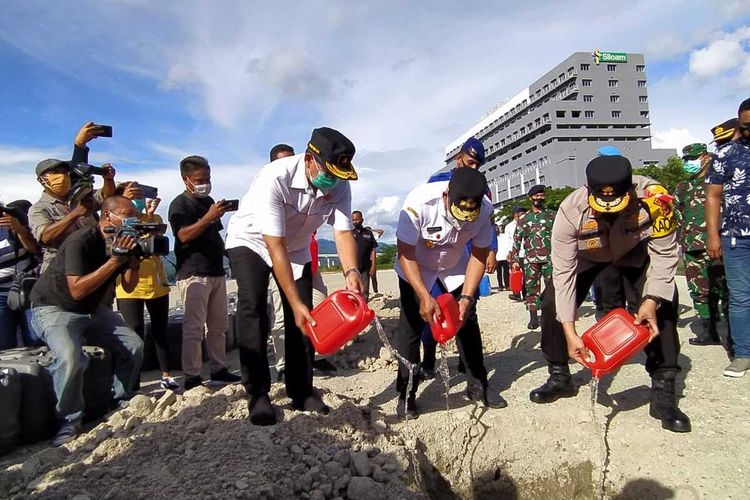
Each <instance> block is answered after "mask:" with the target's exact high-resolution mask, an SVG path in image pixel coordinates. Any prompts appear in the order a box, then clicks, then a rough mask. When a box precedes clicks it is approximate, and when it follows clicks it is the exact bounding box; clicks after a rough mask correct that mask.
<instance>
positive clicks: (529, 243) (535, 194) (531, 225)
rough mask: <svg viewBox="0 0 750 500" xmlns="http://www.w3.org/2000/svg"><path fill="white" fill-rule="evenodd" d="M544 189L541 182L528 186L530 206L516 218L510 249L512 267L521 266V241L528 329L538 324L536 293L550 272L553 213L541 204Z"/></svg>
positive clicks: (538, 303) (538, 292)
mask: <svg viewBox="0 0 750 500" xmlns="http://www.w3.org/2000/svg"><path fill="white" fill-rule="evenodd" d="M544 189H545V187H544V185H543V184H536V185H534V186H531V188H530V189H529V193H528V196H529V199H531V210H530V211H528V212H526V214H524V215H523V216H522V217H521V218H520V219H519V220H518V225H517V226H516V231H515V232H514V233H513V250H512V251H511V262H513V268H514V269H520V267H521V264H520V263H519V261H518V259H519V257H518V255H520V252H521V244H523V249H524V251H525V252H526V258H525V260H524V265H523V278H524V282H523V287H524V290H525V291H526V308H527V309H528V310H529V324H528V325H526V328H528V329H529V330H535V329H537V328H539V315H538V312H537V311H539V307H540V306H541V303H542V301H541V299H540V297H539V294H540V293H541V291H542V280H544V282H545V283H546V282H547V281H548V280H549V277H550V276H551V275H552V264H551V262H550V248H551V247H550V238H551V237H552V222H553V221H554V220H555V214H554V212H552V210H549V209H548V208H544V205H545V201H546V200H545V194H544Z"/></svg>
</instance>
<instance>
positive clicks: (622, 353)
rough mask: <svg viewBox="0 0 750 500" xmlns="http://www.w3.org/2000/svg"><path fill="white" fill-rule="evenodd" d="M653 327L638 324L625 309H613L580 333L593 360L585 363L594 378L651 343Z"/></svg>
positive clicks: (609, 370) (610, 369)
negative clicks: (649, 340) (651, 328)
mask: <svg viewBox="0 0 750 500" xmlns="http://www.w3.org/2000/svg"><path fill="white" fill-rule="evenodd" d="M649 337H650V330H649V329H648V328H646V327H645V326H643V325H636V324H635V323H634V319H633V316H631V315H630V313H629V312H627V311H626V310H625V309H621V308H618V309H614V310H612V311H610V312H609V313H608V314H607V315H605V316H604V317H603V318H602V319H600V320H599V321H598V322H597V323H596V324H595V325H594V326H592V327H591V328H589V329H588V330H586V332H585V333H584V334H583V335H582V336H581V340H583V344H584V345H585V346H586V347H587V348H588V350H589V351H591V354H592V355H593V358H594V359H593V360H592V359H589V360H588V361H587V362H586V363H585V365H586V366H587V367H588V368H590V369H591V372H592V375H593V376H594V377H595V378H601V376H602V375H604V374H606V373H609V372H611V371H612V370H615V369H616V368H618V367H619V366H620V365H622V364H623V363H625V361H626V360H627V359H628V358H630V357H631V356H632V355H634V354H635V353H637V352H638V351H640V350H641V349H643V347H644V346H645V345H646V344H647V343H648V339H649Z"/></svg>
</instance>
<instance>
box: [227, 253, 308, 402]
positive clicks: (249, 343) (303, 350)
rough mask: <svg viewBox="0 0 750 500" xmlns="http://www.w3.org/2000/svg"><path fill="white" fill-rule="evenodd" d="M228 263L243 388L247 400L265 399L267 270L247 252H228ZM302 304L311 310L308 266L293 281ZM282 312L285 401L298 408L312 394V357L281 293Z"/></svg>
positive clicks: (268, 377) (267, 371) (267, 383)
mask: <svg viewBox="0 0 750 500" xmlns="http://www.w3.org/2000/svg"><path fill="white" fill-rule="evenodd" d="M227 253H228V254H229V263H230V265H231V267H232V274H233V275H234V277H235V278H236V279H237V326H238V330H239V331H238V332H237V336H238V340H239V349H240V367H241V369H242V384H243V385H244V386H245V391H246V392H247V394H248V395H249V396H255V395H260V394H268V392H269V391H270V390H271V372H270V369H269V367H268V357H267V356H268V329H269V318H268V308H267V302H268V282H269V279H270V277H271V268H270V267H269V266H268V264H266V263H265V261H264V260H263V259H262V258H261V257H260V256H259V255H258V254H257V253H255V252H253V251H252V250H250V249H249V248H247V247H237V248H231V249H229V250H228V252H227ZM296 284H297V291H298V292H299V295H300V298H301V299H302V302H304V304H305V305H306V306H307V307H309V308H310V309H312V270H311V267H310V264H309V263H308V264H307V265H306V266H305V268H304V271H303V272H302V277H301V278H300V279H298V280H297V281H296ZM279 293H280V295H281V303H282V305H283V308H284V349H285V358H286V363H285V376H284V380H285V383H286V392H287V395H288V396H289V397H290V398H292V400H293V401H294V402H297V403H301V402H302V401H304V399H305V398H306V397H308V396H310V395H311V394H312V379H313V368H312V362H313V357H314V356H315V351H314V349H313V346H312V343H311V342H310V339H309V338H308V337H307V336H306V335H303V334H302V331H301V330H300V329H299V328H297V325H295V323H294V313H293V312H292V308H291V306H290V305H289V301H288V300H287V298H286V295H284V291H283V290H282V289H281V287H279Z"/></svg>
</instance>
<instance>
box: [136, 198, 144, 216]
mask: <svg viewBox="0 0 750 500" xmlns="http://www.w3.org/2000/svg"><path fill="white" fill-rule="evenodd" d="M133 206H135V209H136V210H138V213H139V214H140V213H143V211H144V210H146V200H145V199H143V198H140V199H138V200H133Z"/></svg>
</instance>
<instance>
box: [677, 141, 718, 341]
mask: <svg viewBox="0 0 750 500" xmlns="http://www.w3.org/2000/svg"><path fill="white" fill-rule="evenodd" d="M682 161H683V169H684V170H685V173H686V174H688V175H689V176H690V177H689V178H688V179H687V180H684V181H682V182H680V183H679V184H677V186H676V187H675V197H676V198H677V205H676V207H677V210H679V212H680V214H681V215H682V221H681V224H680V231H679V235H678V236H679V237H678V240H679V242H680V245H681V246H682V254H683V257H684V258H685V278H686V279H687V284H688V288H689V290H690V297H691V298H692V299H693V307H694V308H695V314H696V315H697V316H698V319H699V320H700V322H701V330H700V332H699V333H698V335H697V336H696V337H694V338H691V339H690V340H689V342H690V343H691V344H693V345H718V344H720V343H721V340H720V339H719V332H718V330H717V329H716V324H717V323H718V322H719V301H721V302H722V304H723V305H724V307H725V313H726V314H725V317H726V318H727V319H728V318H729V316H728V310H727V309H728V306H729V304H728V299H729V290H728V289H727V284H726V279H725V277H724V264H723V263H722V262H721V260H720V259H717V260H712V259H711V258H710V257H709V256H708V252H706V211H705V208H704V205H705V203H706V192H705V190H704V188H703V187H704V185H705V177H706V173H707V172H708V167H709V166H710V164H711V155H710V154H709V153H708V148H707V146H706V145H705V144H700V143H696V144H690V145H688V146H685V147H684V148H683V149H682Z"/></svg>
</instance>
